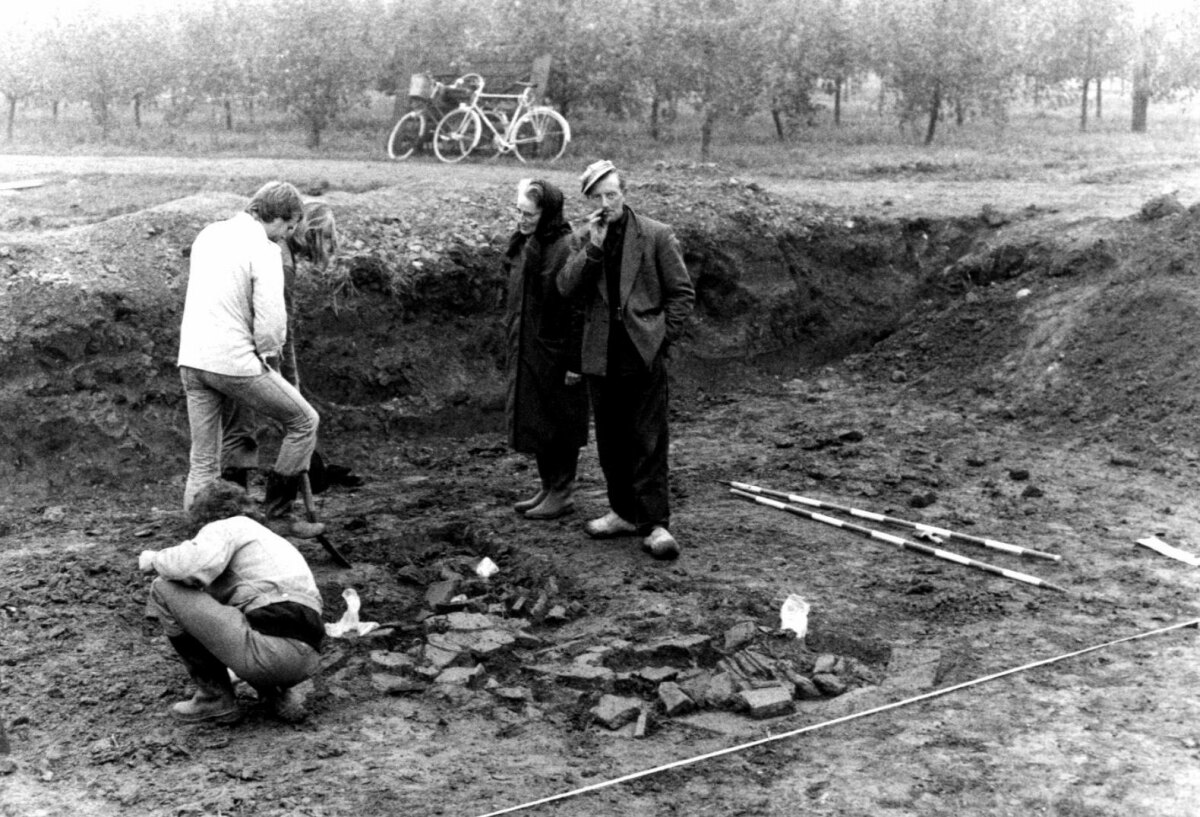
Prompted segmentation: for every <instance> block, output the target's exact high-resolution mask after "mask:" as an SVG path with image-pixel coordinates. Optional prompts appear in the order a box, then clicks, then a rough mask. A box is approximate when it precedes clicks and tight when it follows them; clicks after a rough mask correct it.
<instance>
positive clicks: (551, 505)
mask: <svg viewBox="0 0 1200 817" xmlns="http://www.w3.org/2000/svg"><path fill="white" fill-rule="evenodd" d="M574 510H575V503H574V502H572V501H571V492H570V491H551V492H550V493H548V494H546V498H545V499H543V500H542V501H541V502H540V503H538V504H537V505H536V506H534V507H532V508H530V509H529V510H527V511H525V518H526V519H558V518H559V517H560V516H566V515H567V514H569V513H571V512H572V511H574Z"/></svg>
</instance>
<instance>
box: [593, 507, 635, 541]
mask: <svg viewBox="0 0 1200 817" xmlns="http://www.w3.org/2000/svg"><path fill="white" fill-rule="evenodd" d="M583 529H584V530H585V531H587V535H588V536H590V537H592V538H593V539H611V538H613V537H614V536H633V535H634V534H636V533H637V525H635V524H633V523H632V522H626V521H625V520H624V519H622V518H621V517H619V516H617V512H616V511H609V512H608V513H606V514H604V516H601V517H600V518H599V519H592V520H591V521H589V522H588V523H587V524H585V525H584V526H583Z"/></svg>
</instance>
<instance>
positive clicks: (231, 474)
mask: <svg viewBox="0 0 1200 817" xmlns="http://www.w3.org/2000/svg"><path fill="white" fill-rule="evenodd" d="M221 479H223V480H225V481H226V482H232V483H233V484H234V485H241V486H242V487H243V488H249V487H250V469H249V468H235V467H233V466H232V465H230V466H227V467H225V468H222V469H221Z"/></svg>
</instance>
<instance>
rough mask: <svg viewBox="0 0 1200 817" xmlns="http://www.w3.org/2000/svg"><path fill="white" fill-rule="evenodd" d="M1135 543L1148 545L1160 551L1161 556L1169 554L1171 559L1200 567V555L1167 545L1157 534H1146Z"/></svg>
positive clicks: (1143, 545)
mask: <svg viewBox="0 0 1200 817" xmlns="http://www.w3.org/2000/svg"><path fill="white" fill-rule="evenodd" d="M1137 543H1138V544H1139V545H1141V546H1142V547H1148V548H1150V549H1151V550H1154V551H1157V552H1159V553H1161V554H1162V555H1163V556H1170V557H1171V558H1172V559H1178V560H1179V561H1181V562H1185V563H1186V564H1189V565H1191V566H1192V567H1200V556H1193V555H1192V554H1190V553H1187V552H1186V551H1182V550H1180V549H1179V548H1177V547H1173V546H1171V545H1168V544H1167V543H1166V542H1164V541H1163V540H1162V539H1159V538H1158V537H1157V536H1147V537H1146V538H1145V539H1138V540H1137Z"/></svg>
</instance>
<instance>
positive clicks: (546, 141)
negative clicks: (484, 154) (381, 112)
mask: <svg viewBox="0 0 1200 817" xmlns="http://www.w3.org/2000/svg"><path fill="white" fill-rule="evenodd" d="M454 85H455V86H459V87H461V88H466V89H468V90H469V91H470V99H469V101H464V102H462V103H460V104H459V106H458V107H457V108H455V109H454V110H452V111H450V112H449V113H447V114H446V115H445V116H443V117H442V118H441V121H439V122H438V124H437V129H436V130H434V133H433V152H434V154H435V155H436V156H437V157H438V158H439V159H441V160H442V161H443V162H461V161H462V160H463V159H465V158H467V157H468V156H470V155H471V152H472V151H473V150H475V148H476V147H477V146H478V145H479V142H480V139H481V137H482V136H483V127H484V125H487V128H488V130H490V131H491V132H492V139H491V142H490V145H491V146H492V147H494V148H495V149H496V152H497V155H500V154H504V153H512V154H513V155H515V156H516V157H517V159H519V160H520V161H522V162H527V161H529V160H531V159H545V160H546V161H551V162H552V161H554V160H555V159H557V158H558V157H560V156H562V155H563V152H564V151H565V150H566V149H567V143H568V142H570V141H571V126H570V125H569V124H568V123H567V120H566V119H565V118H564V117H563V115H562V114H560V113H559V112H558V111H556V110H554V109H553V108H551V107H550V106H548V105H535V104H534V97H533V88H532V87H531V86H529V85H527V84H526V85H525V88H524V89H523V90H522V91H521V93H519V94H485V93H484V92H483V88H484V80H483V77H481V76H480V75H479V74H464V75H463V76H461V77H459V78H458V79H457V80H455V82H454ZM484 100H486V101H488V102H490V103H493V104H491V105H489V106H488V107H486V108H485V107H484V106H483V105H482V104H481V102H482V101H484ZM511 106H515V107H514V109H513V111H512V115H511V117H510V116H509V114H508V112H507V111H506V110H505V108H506V107H511Z"/></svg>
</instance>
